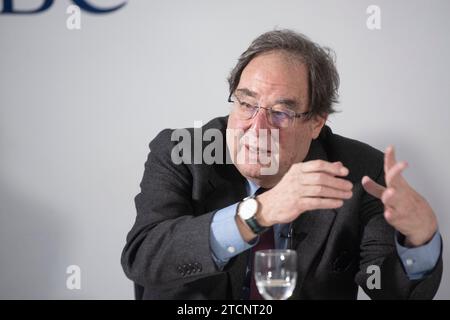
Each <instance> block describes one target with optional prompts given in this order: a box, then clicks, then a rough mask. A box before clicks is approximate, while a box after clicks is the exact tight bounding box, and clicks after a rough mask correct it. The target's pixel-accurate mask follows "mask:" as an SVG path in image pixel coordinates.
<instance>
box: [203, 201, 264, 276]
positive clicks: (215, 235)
mask: <svg viewBox="0 0 450 320" xmlns="http://www.w3.org/2000/svg"><path fill="white" fill-rule="evenodd" d="M237 206H238V203H235V204H232V205H231V206H228V207H226V208H223V209H220V210H218V211H217V212H216V213H215V214H214V216H213V219H212V222H211V233H210V238H209V242H210V247H211V253H212V257H213V260H214V262H215V263H216V265H217V267H218V268H219V269H223V267H224V266H225V265H226V264H227V263H228V261H229V260H230V259H231V258H232V257H234V256H236V255H238V254H239V253H241V252H244V251H245V250H247V249H250V248H251V247H253V246H254V245H255V244H256V243H257V239H255V240H256V241H252V242H251V243H247V242H246V241H245V240H244V239H243V238H242V236H241V233H240V232H239V229H238V227H237V225H236V220H235V215H236V209H237Z"/></svg>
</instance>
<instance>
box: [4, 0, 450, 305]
mask: <svg viewBox="0 0 450 320" xmlns="http://www.w3.org/2000/svg"><path fill="white" fill-rule="evenodd" d="M124 1H126V0H110V1H99V0H96V1H94V0H92V1H89V2H90V3H92V4H97V5H99V6H100V5H101V6H107V5H115V4H119V3H121V2H124ZM1 3H2V2H1V1H0V5H2V4H1ZM15 3H16V6H17V7H18V8H36V7H38V6H39V5H40V4H41V3H42V1H38V0H36V1H31V0H30V1H26V0H22V1H20V0H18V1H15ZM71 4H72V2H71V1H68V0H66V1H55V3H54V4H53V5H52V6H51V7H50V8H49V9H48V10H47V11H45V12H42V13H39V14H33V15H20V16H18V15H2V14H0V41H1V42H0V43H1V51H0V90H1V91H0V219H1V220H0V298H43V299H47V298H50V299H53V298H62V299H79V298H86V299H128V298H133V291H132V284H131V282H130V281H129V280H127V279H126V278H125V276H124V274H123V272H122V269H121V266H120V254H121V250H122V248H123V246H124V244H125V236H126V233H127V232H128V230H129V229H130V227H131V225H132V223H133V221H134V216H135V208H134V202H133V198H134V196H135V195H136V194H137V193H138V192H139V182H140V180H141V177H142V173H143V168H144V162H145V160H146V156H147V153H148V146H147V145H148V143H149V141H150V140H151V139H152V138H153V137H154V136H155V135H156V134H157V133H158V132H159V131H160V130H162V129H164V128H166V127H172V128H176V127H187V126H193V124H194V121H195V120H202V121H204V122H206V121H208V120H209V119H211V118H213V117H216V116H220V115H225V114H226V113H227V112H228V105H227V103H226V98H227V94H228V92H227V83H226V77H227V75H228V72H229V71H230V69H231V68H232V67H233V66H234V64H235V62H236V59H237V58H238V56H239V54H240V53H241V52H242V51H244V50H245V49H246V47H247V46H248V45H249V43H250V41H251V40H253V39H254V38H255V37H256V36H258V35H259V34H261V33H263V32H265V31H268V30H272V29H274V28H275V27H278V28H292V29H295V30H296V31H300V32H303V33H305V34H306V35H308V36H310V37H311V38H312V39H313V40H314V41H316V42H318V43H320V44H323V45H328V46H330V47H332V48H333V49H334V50H335V51H336V54H337V64H338V70H339V72H340V75H341V83H342V84H341V90H340V92H341V103H340V104H339V106H338V109H339V110H342V112H341V113H339V114H337V115H334V116H332V117H331V118H330V120H329V125H330V126H331V127H332V129H333V131H334V132H336V133H339V134H341V135H345V136H348V137H351V138H354V139H357V140H362V141H364V142H367V143H369V144H371V145H373V146H375V147H377V148H379V149H381V150H384V148H385V147H386V146H387V145H388V144H394V145H395V146H396V147H397V150H398V152H397V154H398V158H400V159H404V160H408V161H409V164H410V168H409V169H408V170H407V172H406V177H407V178H408V179H409V181H410V182H411V184H412V185H413V186H415V187H416V189H417V190H418V191H419V192H421V193H422V194H423V195H425V196H426V197H427V199H428V200H429V202H430V203H431V204H432V207H433V208H434V209H435V211H436V214H437V215H438V218H439V222H440V231H441V233H442V235H443V237H444V241H445V238H446V236H447V235H448V234H449V232H450V221H449V215H448V214H447V204H446V201H448V198H447V197H448V196H449V187H448V181H450V168H449V166H448V163H447V160H448V159H449V156H450V151H449V148H448V146H449V142H450V141H449V137H450V128H449V124H448V121H449V119H450V111H449V102H448V101H450V90H449V88H450V80H449V71H450V62H449V61H448V57H450V37H449V36H448V32H449V29H450V20H449V19H448V17H447V16H446V15H447V14H448V12H450V2H449V1H446V0H441V1H439V0H433V1H425V0H420V1H419V0H414V1H411V0H408V1H407V0H401V1H400V0H398V1H384V0H383V1H382V0H376V1H375V2H373V1H364V0H354V1H349V0H347V1H339V2H338V1H332V0H330V1H325V0H321V1H298V0H296V1H273V0H272V1H260V0H259V1H256V0H253V1H237V0H233V1H230V0H227V1H206V0H204V1H200V0H196V1H182V0H179V1H175V0H170V1H162V0H161V1H144V0H140V1H139V0H128V1H127V4H126V5H125V6H124V7H123V8H121V9H120V10H118V11H116V12H113V13H110V14H104V15H98V14H90V13H87V12H84V11H82V12H81V29H80V30H69V29H67V27H66V20H67V18H68V16H69V15H68V14H66V8H67V7H68V6H69V5H71ZM372 4H375V5H377V6H379V7H380V9H381V30H369V29H368V28H367V26H366V20H367V18H368V14H367V13H366V8H367V7H368V6H369V5H372ZM449 256H450V255H449V249H448V246H444V266H445V267H444V268H445V269H444V270H445V271H444V277H443V280H442V283H441V287H440V290H439V292H438V294H437V297H436V298H438V299H449V298H450V283H449V279H448V277H447V276H446V273H447V272H448V270H449V263H450V261H449V258H448V257H449ZM73 264H75V265H78V266H80V268H81V289H80V290H68V289H67V288H66V278H67V276H68V275H67V274H66V268H67V266H69V265H73ZM361 298H364V295H361Z"/></svg>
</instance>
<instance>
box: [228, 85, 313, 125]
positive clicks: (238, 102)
mask: <svg viewBox="0 0 450 320" xmlns="http://www.w3.org/2000/svg"><path fill="white" fill-rule="evenodd" d="M249 99H251V98H247V97H237V96H236V95H235V94H234V93H232V94H230V96H229V97H228V102H231V103H234V110H233V111H234V112H235V114H236V116H237V117H238V118H239V119H242V120H250V119H253V118H254V117H255V116H256V114H257V113H258V112H259V109H264V110H266V111H267V115H268V117H267V119H268V120H269V124H270V125H272V126H274V127H276V128H287V127H289V126H291V125H292V123H293V121H294V119H295V118H304V119H307V118H308V115H310V113H311V112H310V111H307V112H302V113H297V112H295V111H293V110H291V109H289V108H288V107H286V106H284V105H283V104H276V105H274V106H272V107H262V106H260V105H257V104H256V103H253V102H250V101H249Z"/></svg>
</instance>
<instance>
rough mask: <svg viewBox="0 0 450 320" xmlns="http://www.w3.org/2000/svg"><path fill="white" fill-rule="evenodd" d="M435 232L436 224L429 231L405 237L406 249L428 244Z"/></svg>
mask: <svg viewBox="0 0 450 320" xmlns="http://www.w3.org/2000/svg"><path fill="white" fill-rule="evenodd" d="M436 232H437V223H436V224H433V226H432V227H430V229H429V230H428V231H426V232H424V233H418V232H416V233H415V234H412V235H407V236H405V241H404V244H405V246H406V247H410V248H414V247H420V246H423V245H425V244H427V243H428V242H430V241H431V239H433V237H434V235H435V234H436Z"/></svg>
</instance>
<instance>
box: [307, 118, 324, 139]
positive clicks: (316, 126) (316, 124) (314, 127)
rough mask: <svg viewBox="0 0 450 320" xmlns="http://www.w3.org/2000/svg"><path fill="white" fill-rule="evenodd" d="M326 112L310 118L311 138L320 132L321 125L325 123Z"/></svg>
mask: <svg viewBox="0 0 450 320" xmlns="http://www.w3.org/2000/svg"><path fill="white" fill-rule="evenodd" d="M327 119H328V114H325V115H323V116H322V115H317V116H314V117H313V118H311V120H309V125H310V130H311V136H312V138H313V139H317V137H318V136H319V134H320V131H321V130H322V128H323V126H324V125H325V122H327Z"/></svg>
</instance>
